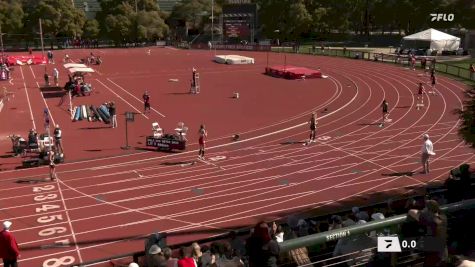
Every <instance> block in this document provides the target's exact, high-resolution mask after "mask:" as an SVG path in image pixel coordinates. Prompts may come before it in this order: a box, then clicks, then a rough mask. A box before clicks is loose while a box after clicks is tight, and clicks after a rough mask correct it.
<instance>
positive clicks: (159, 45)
mask: <svg viewBox="0 0 475 267" xmlns="http://www.w3.org/2000/svg"><path fill="white" fill-rule="evenodd" d="M155 44H156V46H158V47H165V46H166V45H167V42H166V41H157V42H156V43H155Z"/></svg>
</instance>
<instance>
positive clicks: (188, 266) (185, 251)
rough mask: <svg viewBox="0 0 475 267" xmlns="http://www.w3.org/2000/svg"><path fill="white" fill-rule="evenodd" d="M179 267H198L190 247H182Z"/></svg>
mask: <svg viewBox="0 0 475 267" xmlns="http://www.w3.org/2000/svg"><path fill="white" fill-rule="evenodd" d="M178 267H196V263H195V260H194V259H193V257H192V253H191V248H190V247H181V248H180V251H179V258H178Z"/></svg>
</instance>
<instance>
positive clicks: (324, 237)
mask: <svg viewBox="0 0 475 267" xmlns="http://www.w3.org/2000/svg"><path fill="white" fill-rule="evenodd" d="M473 208H475V199H470V200H463V201H460V202H456V203H452V204H447V205H445V206H442V207H441V209H442V210H443V211H444V212H446V213H451V212H455V211H461V210H466V209H473ZM406 219H407V215H406V214H404V215H397V216H393V217H389V218H386V219H384V220H380V221H372V222H368V223H365V224H357V225H353V226H349V227H344V228H339V229H335V230H330V231H326V232H322V233H318V234H313V235H308V236H303V237H298V238H295V239H290V240H286V241H284V242H282V243H279V246H280V251H281V253H282V254H284V253H288V252H289V251H291V250H294V249H298V248H302V247H312V246H316V245H323V244H326V243H328V242H335V241H337V240H339V239H341V238H348V237H351V236H357V235H364V234H367V233H370V232H372V231H375V230H378V229H384V228H386V229H388V228H391V227H394V226H397V225H400V224H402V223H404V222H405V221H406ZM392 234H395V233H392ZM400 241H402V240H400ZM365 250H373V252H375V251H374V248H367V249H365ZM359 252H362V251H356V252H352V253H349V254H345V255H340V256H336V257H333V255H329V257H327V258H325V259H319V260H318V261H313V262H312V263H311V264H307V265H302V266H321V265H323V266H333V265H336V264H340V263H344V262H350V261H352V260H356V259H362V258H361V257H360V256H358V255H359ZM353 254H354V255H356V256H357V257H359V258H354V257H353V258H352V255H353ZM416 254H417V253H416ZM395 256H397V255H392V257H395ZM411 256H413V255H411ZM419 256H420V255H419ZM406 258H407V259H406ZM416 258H417V257H404V256H403V257H400V258H399V259H396V258H393V260H392V261H391V262H392V265H391V266H397V265H400V264H402V263H404V262H411V261H414V260H417V259H416ZM419 258H420V257H419ZM281 266H288V265H286V264H283V265H281Z"/></svg>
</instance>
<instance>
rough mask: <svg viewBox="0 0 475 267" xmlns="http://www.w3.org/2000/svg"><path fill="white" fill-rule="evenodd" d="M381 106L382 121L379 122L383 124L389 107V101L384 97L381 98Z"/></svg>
mask: <svg viewBox="0 0 475 267" xmlns="http://www.w3.org/2000/svg"><path fill="white" fill-rule="evenodd" d="M381 108H382V109H383V122H382V123H381V126H384V122H385V121H386V120H387V118H388V115H389V114H388V109H389V103H388V101H386V99H384V100H383V103H382V104H381Z"/></svg>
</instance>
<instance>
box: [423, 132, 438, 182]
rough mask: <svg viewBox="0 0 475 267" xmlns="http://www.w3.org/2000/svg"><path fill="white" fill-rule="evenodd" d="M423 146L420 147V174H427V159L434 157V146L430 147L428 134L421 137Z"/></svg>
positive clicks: (430, 142)
mask: <svg viewBox="0 0 475 267" xmlns="http://www.w3.org/2000/svg"><path fill="white" fill-rule="evenodd" d="M423 138H424V144H423V145H422V170H423V171H422V173H424V174H426V173H429V158H430V156H433V155H435V153H434V146H433V145H432V141H430V139H429V135H428V134H424V135H423Z"/></svg>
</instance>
